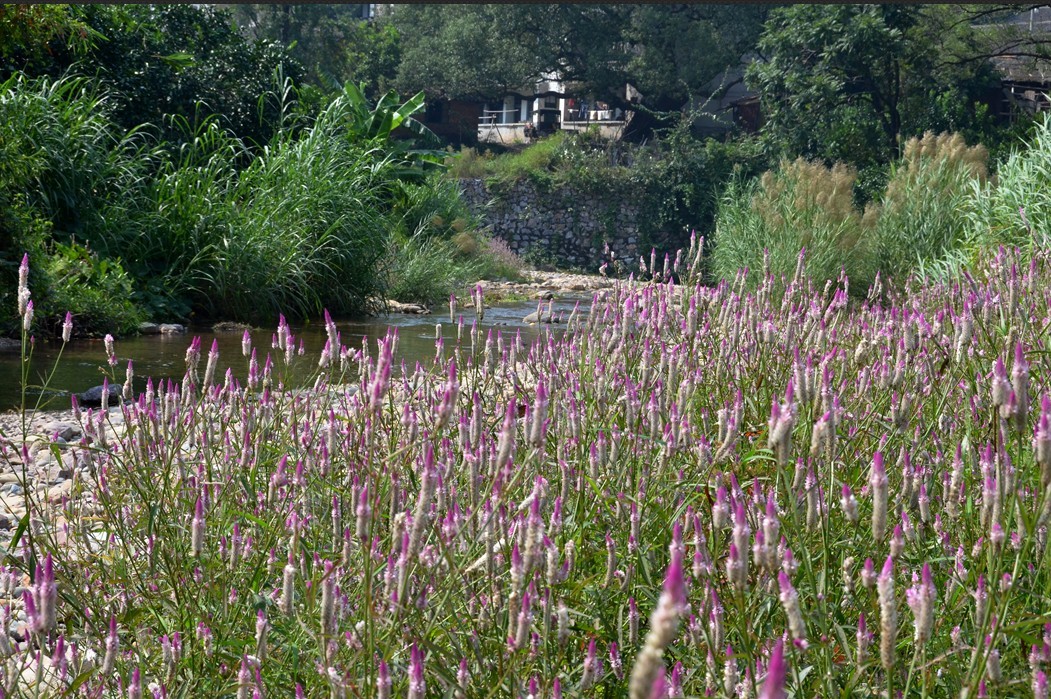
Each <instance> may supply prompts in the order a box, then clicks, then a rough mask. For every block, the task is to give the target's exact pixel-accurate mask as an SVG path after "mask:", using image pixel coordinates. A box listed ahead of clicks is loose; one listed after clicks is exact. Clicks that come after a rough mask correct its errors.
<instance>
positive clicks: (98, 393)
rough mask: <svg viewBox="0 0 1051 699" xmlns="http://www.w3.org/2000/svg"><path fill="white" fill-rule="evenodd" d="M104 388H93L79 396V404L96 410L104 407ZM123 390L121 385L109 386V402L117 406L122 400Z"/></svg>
mask: <svg viewBox="0 0 1051 699" xmlns="http://www.w3.org/2000/svg"><path fill="white" fill-rule="evenodd" d="M102 390H103V389H102V386H92V387H91V388H89V389H88V390H86V391H84V392H83V393H78V394H77V402H78V403H80V404H81V405H82V406H85V407H88V408H96V407H99V406H101V405H102ZM122 392H123V389H122V388H121V386H120V385H119V384H113V383H111V384H109V401H110V404H111V405H116V404H117V401H119V400H120V396H121V393H122Z"/></svg>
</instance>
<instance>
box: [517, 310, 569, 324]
mask: <svg viewBox="0 0 1051 699" xmlns="http://www.w3.org/2000/svg"><path fill="white" fill-rule="evenodd" d="M522 322H524V323H530V324H536V323H559V322H561V321H560V320H559V318H558V317H557V316H555V315H554V314H552V313H551V312H550V311H549V312H546V313H540V314H538V313H537V312H536V311H533V312H532V313H530V314H529V315H527V316H526V317H525V318H523V319H522Z"/></svg>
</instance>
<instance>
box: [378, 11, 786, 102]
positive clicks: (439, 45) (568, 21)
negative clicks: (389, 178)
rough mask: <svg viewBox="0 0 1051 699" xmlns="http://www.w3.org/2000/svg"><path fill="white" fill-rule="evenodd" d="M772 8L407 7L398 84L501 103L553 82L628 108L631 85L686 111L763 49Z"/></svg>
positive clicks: (396, 19)
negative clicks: (550, 77) (549, 78)
mask: <svg viewBox="0 0 1051 699" xmlns="http://www.w3.org/2000/svg"><path fill="white" fill-rule="evenodd" d="M767 11H768V9H767V6H765V5H687V4H678V5H604V4H586V5H584V4H558V5H556V4H520V5H502V4H478V5H403V6H397V7H396V8H395V9H394V10H393V11H392V13H391V18H390V21H391V22H393V24H394V25H395V26H396V27H397V28H398V31H399V33H400V35H401V36H402V37H403V53H402V60H401V64H400V65H399V69H398V85H399V87H400V88H401V89H402V90H403V91H409V90H417V89H420V90H425V91H426V92H427V93H428V94H431V95H436V96H441V97H449V98H454V97H459V98H487V97H497V96H500V95H501V94H503V93H504V92H506V91H507V90H511V89H517V88H521V87H523V86H525V85H528V84H529V83H530V82H532V81H536V80H539V79H541V78H542V77H543V76H544V75H546V74H552V73H557V74H558V75H559V76H561V77H562V78H563V79H564V80H567V81H577V82H580V83H582V84H583V85H584V88H585V89H586V90H589V91H593V92H594V93H595V94H596V96H600V97H601V98H603V99H605V100H607V101H609V102H611V103H613V104H619V105H620V106H624V107H627V106H630V105H628V104H627V103H626V102H625V101H624V95H623V91H624V85H625V83H630V84H632V85H633V86H635V87H636V88H638V89H639V90H640V91H641V92H642V96H643V104H644V105H645V106H647V107H650V108H653V109H677V108H679V107H682V106H683V105H684V104H685V103H686V102H687V101H688V100H689V98H690V96H692V95H695V94H698V93H700V92H701V91H703V89H704V88H705V86H706V85H707V84H708V83H709V82H710V81H711V80H712V79H713V78H714V77H715V76H716V75H717V74H718V73H719V72H720V71H722V70H724V69H725V68H727V67H728V66H734V65H737V64H738V63H739V62H740V60H741V56H742V54H744V53H745V52H747V51H748V50H750V48H751V47H752V46H754V44H755V41H756V40H757V38H758V36H759V32H760V30H761V28H762V21H763V19H764V18H765V16H766V13H767Z"/></svg>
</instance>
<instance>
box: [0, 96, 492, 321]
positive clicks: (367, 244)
mask: <svg viewBox="0 0 1051 699" xmlns="http://www.w3.org/2000/svg"><path fill="white" fill-rule="evenodd" d="M284 89H286V91H287V85H285V86H284ZM280 98H281V100H284V101H287V95H286V94H285V92H282V94H281V96H280ZM0 109H2V110H3V114H5V115H7V117H9V118H5V120H4V123H3V124H2V125H0V133H2V135H3V138H2V139H0V148H3V155H4V156H5V157H4V158H3V162H2V163H0V192H2V193H3V197H4V201H5V202H7V203H8V204H9V206H8V207H7V208H8V209H9V212H5V218H4V221H5V223H4V224H3V227H4V229H5V231H4V232H5V233H6V235H5V236H3V238H0V245H2V248H3V252H4V253H5V254H6V255H8V256H9V257H10V256H11V255H13V254H14V253H13V252H12V251H13V250H15V249H18V250H21V249H30V250H31V257H32V258H33V260H34V270H35V271H34V274H36V275H38V276H42V275H45V274H46V272H47V270H60V269H69V265H67V264H65V263H61V264H60V263H59V262H56V263H55V264H47V263H45V260H46V259H47V256H49V255H51V256H54V255H60V256H62V255H65V256H69V255H70V254H73V253H71V252H70V251H71V250H74V248H70V247H69V245H71V244H73V243H76V244H77V245H80V246H84V245H86V246H88V248H90V249H89V250H87V252H86V257H84V256H81V258H82V261H83V260H90V261H94V262H93V264H94V272H93V273H91V274H82V275H80V276H79V277H77V279H76V280H73V279H72V278H70V279H63V280H56V281H53V282H52V281H48V280H45V279H41V281H43V282H44V283H43V284H41V286H42V289H47V288H55V289H56V292H57V291H58V290H59V287H61V290H62V293H61V299H62V301H63V302H64V303H71V302H72V304H73V307H72V308H71V310H73V312H74V314H75V315H78V320H80V321H81V322H80V323H79V324H78V328H81V329H82V330H83V329H93V330H95V331H101V332H103V333H104V332H107V331H110V330H117V329H120V330H127V329H128V323H131V327H132V328H134V325H135V323H136V322H137V320H136V318H138V317H140V316H141V313H140V311H139V310H138V308H137V309H134V312H129V308H128V305H127V304H129V303H132V304H134V305H136V306H138V307H139V308H141V309H143V310H145V311H146V312H148V313H150V314H151V315H154V316H160V317H161V318H160V319H162V320H168V319H170V315H169V314H172V313H180V314H185V313H188V312H190V311H192V312H194V313H195V314H196V315H197V317H213V318H214V317H226V318H234V319H244V320H250V321H254V322H262V321H266V320H269V319H272V318H274V317H277V315H278V314H280V313H284V314H286V315H288V316H290V317H300V318H303V317H311V316H317V315H319V314H320V313H321V311H322V309H323V308H328V309H329V310H331V311H332V312H334V313H338V314H342V315H347V314H358V313H361V312H363V311H365V309H366V308H367V306H368V301H369V300H370V299H373V298H385V297H386V296H387V289H386V285H387V283H388V282H389V281H390V280H391V279H392V273H391V271H390V270H391V268H392V267H393V266H395V265H396V264H398V252H399V251H400V250H402V249H403V248H406V246H407V245H408V244H409V241H411V240H414V239H415V238H417V237H420V241H419V243H420V244H415V243H414V245H415V246H416V247H415V248H414V249H413V250H414V252H415V253H420V252H421V251H423V250H425V249H426V250H429V251H430V257H431V258H434V254H433V253H435V252H437V251H439V250H440V249H441V250H459V251H460V252H462V250H460V248H462V246H460V248H457V247H455V246H453V247H450V246H449V245H446V244H442V245H437V244H433V245H432V244H430V243H428V244H427V245H423V242H424V239H429V238H430V237H432V236H438V237H440V238H442V239H444V240H449V239H451V238H452V237H453V236H456V235H460V234H463V233H467V234H470V235H471V236H472V237H473V238H475V239H477V240H481V237H479V235H478V234H477V233H476V232H475V230H474V229H475V228H476V227H477V222H476V221H475V220H474V219H473V218H472V217H471V215H470V213H469V212H468V211H467V209H466V206H465V205H464V204H463V202H462V201H461V200H460V196H459V192H458V191H457V189H456V185H455V183H453V182H450V181H447V180H443V179H440V178H435V177H432V178H430V179H427V180H425V181H417V180H418V179H419V178H417V177H416V175H417V174H418V173H416V172H415V171H412V170H411V169H410V170H407V169H406V167H407V164H406V162H403V160H404V158H403V157H402V156H403V155H404V154H399V152H398V148H396V147H395V146H394V145H392V144H391V143H385V142H382V141H381V140H378V139H375V138H372V139H366V138H364V137H363V136H361V134H359V133H358V132H357V131H355V129H354V128H352V127H353V126H354V125H355V124H356V123H357V122H358V121H360V120H361V119H362V118H364V117H363V116H362V115H363V114H364V116H365V117H368V116H369V112H368V110H367V105H366V106H365V107H363V106H362V104H361V102H360V100H357V99H355V95H354V94H353V93H352V92H346V93H343V94H341V95H339V96H337V97H336V98H334V99H333V100H332V101H331V102H330V103H329V104H328V105H327V106H325V107H324V108H323V109H322V110H321V111H320V113H319V114H318V115H317V116H316V117H315V118H314V119H312V120H310V121H309V122H307V121H303V120H300V122H299V123H295V124H292V123H290V122H288V121H287V120H286V122H285V123H283V124H282V128H280V129H279V130H278V132H277V135H276V136H275V138H274V139H273V141H272V142H271V143H270V144H269V145H267V146H266V147H264V148H262V149H261V150H258V151H250V150H249V149H248V148H246V146H245V144H243V143H242V142H240V141H239V140H238V139H237V138H236V137H235V136H233V135H232V134H231V133H230V132H229V131H226V130H225V129H223V128H222V127H221V126H220V125H219V121H218V120H217V119H216V118H214V117H208V116H206V115H203V116H201V117H200V118H199V119H197V120H196V121H191V120H189V119H185V118H182V117H173V118H171V124H169V127H170V128H172V129H179V130H182V131H183V132H184V133H185V134H186V138H185V139H184V140H183V142H182V145H181V146H180V147H179V148H178V149H177V150H174V151H173V150H172V148H171V146H169V144H165V143H158V142H157V141H156V134H157V133H159V131H158V130H157V129H151V128H148V127H144V128H143V129H142V130H140V131H137V132H133V133H132V134H127V135H123V136H120V137H119V138H118V136H117V131H116V129H115V127H114V125H113V123H112V122H111V121H110V119H109V118H108V116H107V114H108V111H109V103H108V100H107V97H106V95H105V94H103V93H101V92H98V91H97V90H96V88H95V87H93V84H92V83H91V82H89V81H87V80H84V79H63V80H56V81H49V80H38V81H29V80H25V79H22V78H12V79H11V80H8V81H7V82H6V83H4V84H3V85H0ZM362 109H365V112H364V113H363V112H362ZM15 229H17V230H15ZM31 238H32V240H31ZM61 245H65V246H66V247H65V248H60V247H58V246H61ZM63 250H64V251H65V252H61V251H63ZM406 251H407V252H408V249H407V248H406ZM60 253H61V254H60ZM74 256H76V255H74ZM468 257H470V255H459V256H458V258H457V259H456V260H455V262H456V266H457V269H458V271H455V270H453V271H455V275H454V276H457V278H460V277H466V276H470V274H471V273H469V272H468V271H467V270H468V268H472V269H473V267H472V265H473V266H478V264H476V262H472V261H469V260H467V259H466V258H468ZM482 257H484V255H483V256H482ZM416 258H417V259H419V255H418V254H417V255H416ZM461 258H462V259H461ZM444 259H447V260H448V259H451V258H450V257H449V256H448V255H446V256H445V258H444ZM121 261H126V264H127V272H128V273H130V275H131V278H132V280H134V282H135V285H134V286H135V288H134V289H133V290H132V291H131V293H130V294H129V293H127V292H123V293H119V294H116V293H113V291H114V290H115V289H117V288H120V287H121V286H122V282H120V279H121V277H120V275H121V274H123V272H124V269H123V268H122V266H121ZM7 262H8V268H7V270H6V273H7V274H8V276H10V274H11V273H13V269H14V266H15V265H16V263H17V260H14V259H13V258H12V259H9V260H8V261H7ZM408 262H409V260H406V264H408ZM478 262H479V263H480V264H481V266H486V265H490V266H491V263H490V262H489V261H486V260H480V261H478ZM77 264H78V268H79V266H80V262H78V263H77ZM107 271H112V274H110V275H109V277H110V278H111V279H110V281H109V282H106V284H109V286H106V284H101V285H100V284H96V281H99V280H102V279H103V278H104V277H106V272H107ZM450 273H451V272H450ZM413 274H416V276H417V278H419V275H418V274H417V273H416V272H411V273H406V274H402V275H401V276H400V279H402V280H404V279H406V278H407V277H409V276H412V275H413ZM394 276H395V277H397V275H394ZM446 276H448V275H446ZM12 279H13V278H12ZM58 281H63V282H65V281H70V282H73V281H76V283H65V284H63V285H60V284H59V283H58ZM77 284H83V285H84V289H85V293H84V299H83V301H84V302H83V303H78V302H76V299H75V298H71V296H74V297H75V294H74V293H73V292H74V291H75V289H76V288H77ZM11 288H13V284H12V285H10V286H8V287H5V292H6V291H7V290H9V289H11ZM399 288H400V289H402V290H404V289H405V285H404V283H403V284H402V285H401V286H400V287H399ZM103 289H105V290H103ZM96 292H101V293H96ZM396 292H397V290H396ZM444 297H445V298H447V297H448V293H445V294H444ZM47 298H48V295H47V293H46V292H45V291H42V292H41V294H40V297H39V300H40V301H41V302H42V303H40V304H38V309H39V312H40V313H41V315H56V314H60V313H62V312H64V311H65V308H63V309H61V310H58V311H55V312H54V313H52V309H51V307H50V306H49V305H48V304H47V302H46V301H47ZM107 298H112V299H114V300H115V301H117V300H119V303H114V304H110V305H111V306H112V307H110V308H106V307H105V304H102V305H101V306H100V304H99V303H98V301H99V300H103V301H104V300H105V299H107ZM100 308H101V310H102V311H106V313H104V314H103V316H102V317H101V318H95V316H96V315H97V313H98V312H99V311H100ZM165 316H168V317H165ZM59 317H60V316H59ZM9 322H11V324H12V325H13V319H11V321H9ZM50 325H52V324H49V325H48V326H45V327H49V326H50Z"/></svg>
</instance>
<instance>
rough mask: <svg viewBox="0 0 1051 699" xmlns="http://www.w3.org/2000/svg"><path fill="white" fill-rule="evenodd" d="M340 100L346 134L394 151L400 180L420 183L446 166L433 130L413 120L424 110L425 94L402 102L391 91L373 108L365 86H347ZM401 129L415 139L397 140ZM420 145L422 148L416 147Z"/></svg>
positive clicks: (419, 94)
mask: <svg viewBox="0 0 1051 699" xmlns="http://www.w3.org/2000/svg"><path fill="white" fill-rule="evenodd" d="M340 99H343V100H344V101H345V103H346V105H347V107H348V109H347V111H346V114H347V117H348V118H347V122H346V124H347V135H348V136H349V137H350V138H352V139H354V140H361V141H366V142H369V143H374V144H376V145H377V146H382V147H383V148H385V149H386V150H388V151H389V152H391V153H392V154H393V155H394V156H395V160H396V161H398V163H399V165H398V168H397V174H398V177H399V179H405V180H413V181H415V180H420V179H423V178H424V177H426V175H427V173H428V172H430V171H432V170H435V169H439V168H441V167H444V165H443V162H444V157H443V156H444V154H443V153H442V151H441V150H439V149H440V147H441V141H440V140H439V138H438V137H437V136H436V135H435V134H434V132H433V131H431V130H430V129H428V128H427V127H426V126H424V125H423V124H422V123H421V122H419V121H417V120H416V119H415V118H413V115H414V114H416V113H418V112H419V111H420V110H421V109H423V106H424V95H423V93H422V92H418V93H416V94H415V95H413V96H412V97H410V98H409V99H408V100H406V101H405V102H402V101H401V97H400V96H399V95H398V93H397V92H395V91H394V90H389V91H388V92H387V93H386V94H384V95H383V96H382V97H380V98H379V100H378V101H377V102H376V105H375V106H373V105H371V104H370V103H369V101H368V99H367V98H366V97H365V95H364V84H362V85H354V84H353V83H347V84H346V85H345V86H344V87H343V94H342V95H341V96H340ZM399 128H403V129H405V130H407V131H409V132H410V133H412V134H413V135H414V136H415V138H414V139H412V140H408V141H406V140H400V139H397V138H395V137H394V134H395V131H396V130H397V129H399ZM417 142H419V145H421V146H423V147H422V148H420V147H417V145H418V144H417Z"/></svg>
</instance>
